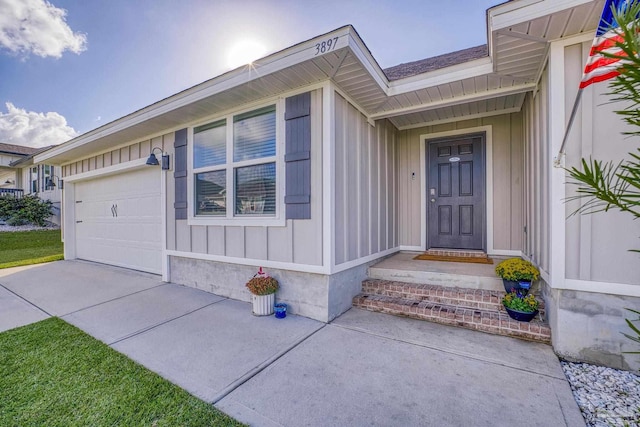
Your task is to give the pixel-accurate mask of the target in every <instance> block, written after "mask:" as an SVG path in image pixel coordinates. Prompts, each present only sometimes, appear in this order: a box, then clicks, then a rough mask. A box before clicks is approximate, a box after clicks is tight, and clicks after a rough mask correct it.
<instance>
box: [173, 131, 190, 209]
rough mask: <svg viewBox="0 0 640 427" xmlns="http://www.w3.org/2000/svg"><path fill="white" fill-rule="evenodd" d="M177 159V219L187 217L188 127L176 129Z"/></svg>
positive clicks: (175, 206) (175, 163) (174, 176)
mask: <svg viewBox="0 0 640 427" xmlns="http://www.w3.org/2000/svg"><path fill="white" fill-rule="evenodd" d="M175 136H176V140H175V142H174V143H173V147H174V148H175V154H174V156H175V161H174V171H173V178H174V179H175V187H176V194H175V202H174V203H173V208H174V209H175V212H176V219H187V129H180V130H178V131H176V135H175Z"/></svg>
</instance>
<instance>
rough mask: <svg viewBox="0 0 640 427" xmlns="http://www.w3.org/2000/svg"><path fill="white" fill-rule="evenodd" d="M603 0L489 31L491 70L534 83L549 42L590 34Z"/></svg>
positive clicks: (597, 20)
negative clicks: (492, 59) (492, 64)
mask: <svg viewBox="0 0 640 427" xmlns="http://www.w3.org/2000/svg"><path fill="white" fill-rule="evenodd" d="M603 7H604V0H595V1H591V2H588V3H584V4H579V5H576V6H574V7H570V8H567V9H564V10H560V11H555V12H553V13H550V14H547V15H544V16H539V17H536V18H534V19H531V20H525V22H520V23H514V24H512V25H508V26H506V27H504V28H499V29H496V30H494V31H493V32H492V41H493V44H492V48H493V57H494V70H495V72H496V73H498V74H500V75H508V76H513V77H517V78H523V79H526V80H527V81H530V82H535V81H536V80H537V79H538V77H539V75H540V73H541V71H542V67H543V66H544V62H545V59H546V55H547V49H548V45H549V42H551V41H554V40H559V39H565V38H568V37H572V36H576V35H579V34H585V33H589V34H591V33H592V32H593V31H594V30H595V29H596V27H597V26H598V22H599V21H600V14H601V12H602V8H603Z"/></svg>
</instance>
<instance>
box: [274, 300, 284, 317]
mask: <svg viewBox="0 0 640 427" xmlns="http://www.w3.org/2000/svg"><path fill="white" fill-rule="evenodd" d="M273 310H274V311H275V312H276V318H277V319H284V318H285V317H287V304H285V303H283V302H279V303H277V304H275V305H274V306H273Z"/></svg>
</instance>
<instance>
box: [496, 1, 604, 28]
mask: <svg viewBox="0 0 640 427" xmlns="http://www.w3.org/2000/svg"><path fill="white" fill-rule="evenodd" d="M593 2H594V0H538V1H523V2H514V3H513V4H511V3H508V4H505V5H502V6H498V7H496V8H493V9H490V10H489V27H490V28H491V31H497V30H500V29H503V28H508V27H511V26H513V25H517V24H520V23H522V22H528V21H532V20H534V19H537V18H541V17H543V16H547V15H551V14H553V13H557V12H561V11H563V10H566V9H570V8H573V7H576V6H581V5H583V4H587V3H593Z"/></svg>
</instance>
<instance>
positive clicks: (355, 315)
mask: <svg viewBox="0 0 640 427" xmlns="http://www.w3.org/2000/svg"><path fill="white" fill-rule="evenodd" d="M0 285H1V286H0V331H1V330H6V329H10V328H12V327H16V326H20V325H23V324H27V323H31V322H34V321H38V320H41V319H43V318H45V317H47V316H49V315H56V316H60V317H62V318H63V319H65V320H66V321H68V322H70V323H72V324H74V325H76V326H78V327H79V328H81V329H83V330H84V331H86V332H87V333H89V334H91V335H93V336H95V337H96V338H98V339H100V340H102V341H103V342H105V343H107V344H109V345H111V346H112V347H113V348H115V349H116V350H118V351H120V352H122V353H124V354H126V355H128V356H129V357H131V358H132V359H134V360H136V361H138V362H140V363H142V364H143V365H145V366H146V367H148V368H149V369H151V370H153V371H155V372H157V373H159V374H160V375H162V376H164V377H165V378H167V379H169V380H170V381H172V382H174V383H175V384H178V385H180V386H181V387H183V388H185V389H186V390H188V391H189V392H191V393H192V394H194V395H196V396H198V397H200V398H202V399H204V400H206V401H208V402H211V403H213V404H214V405H215V406H216V407H218V408H219V409H221V410H222V411H224V412H226V413H228V414H229V415H231V416H233V417H235V418H237V419H238V420H240V421H243V422H245V423H248V424H250V425H255V426H302V425H304V426H329V425H330V426H360V425H362V426H364V425H380V426H399V425H402V426H414V425H415V426H424V425H434V426H459V425H474V426H502V425H505V426H507V425H514V424H520V423H522V422H523V420H526V423H527V425H532V426H536V425H539V426H583V425H584V421H583V419H582V416H581V415H580V412H579V410H578V407H577V405H576V403H575V401H574V399H573V397H572V394H571V390H570V388H569V385H568V383H567V381H566V380H565V378H564V375H563V373H562V370H561V368H560V365H559V362H558V359H557V358H556V357H555V355H554V354H553V352H552V350H551V348H550V347H549V346H546V345H544V344H538V343H530V342H525V341H520V340H516V339H511V338H506V337H498V336H493V335H487V334H483V333H480V332H473V331H468V330H465V329H458V328H453V327H448V326H442V325H437V324H432V323H427V322H420V321H416V320H412V319H403V318H398V317H393V316H388V315H384V314H379V313H369V312H366V311H361V310H357V309H352V310H350V311H348V312H347V313H345V314H344V315H342V316H341V317H339V318H338V319H336V320H335V321H334V322H332V323H331V324H328V325H326V324H324V323H321V322H317V321H314V320H310V319H307V318H304V317H298V316H287V318H286V319H276V318H274V317H254V316H252V315H251V308H250V305H249V304H247V303H244V302H240V301H234V300H229V299H226V298H222V297H219V296H216V295H213V294H210V293H206V292H202V291H199V290H195V289H191V288H186V287H183V286H178V285H174V284H165V283H162V282H161V281H160V279H159V277H158V276H154V275H150V274H145V273H138V272H134V271H131V270H125V269H119V268H115V267H108V266H103V265H99V264H93V263H85V262H80V261H61V262H55V263H50V264H42V265H38V266H30V267H22V268H15V269H10V270H0ZM239 286H242V284H239ZM285 286H286V284H285Z"/></svg>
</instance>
